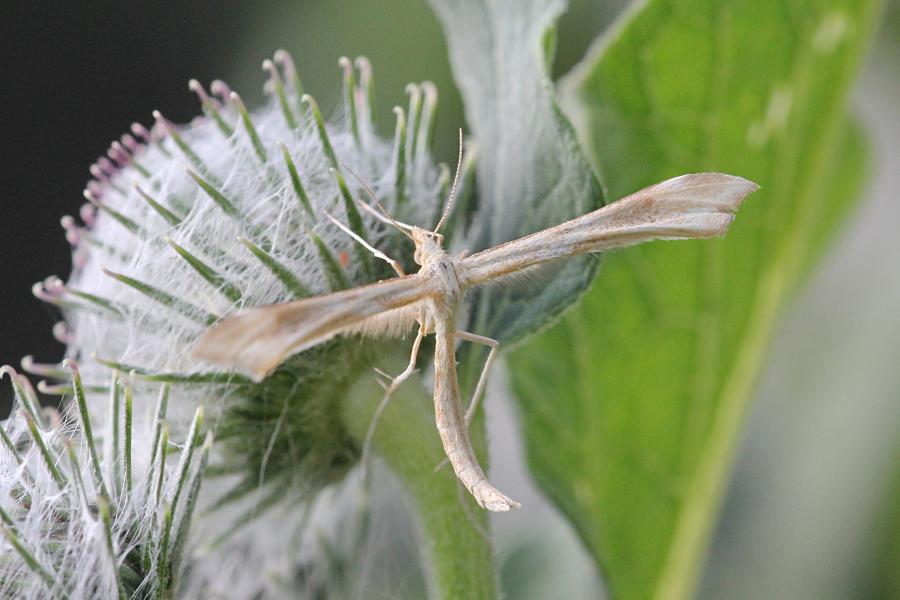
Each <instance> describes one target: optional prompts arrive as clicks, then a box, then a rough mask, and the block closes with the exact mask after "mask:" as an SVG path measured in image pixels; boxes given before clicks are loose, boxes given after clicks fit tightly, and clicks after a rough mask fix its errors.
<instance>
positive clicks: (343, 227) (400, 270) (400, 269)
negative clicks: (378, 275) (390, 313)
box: [325, 214, 406, 277]
mask: <svg viewBox="0 0 900 600" xmlns="http://www.w3.org/2000/svg"><path fill="white" fill-rule="evenodd" d="M325 216H326V217H328V218H329V219H331V222H332V223H334V224H335V225H337V226H338V229H340V230H341V231H343V232H344V233H346V234H347V235H349V236H350V237H351V238H353V241H355V242H356V243H357V244H359V245H360V246H362V247H363V248H365V249H366V250H368V251H369V252H371V253H372V255H373V256H375V258H380V259H381V260H383V261H384V262H386V263H387V264H389V265H391V268H392V269H394V271H395V272H396V273H397V275H399V276H400V277H403V276H405V275H406V273H405V272H404V271H403V267H402V266H401V265H400V263H399V262H397V261H396V260H394V259H393V258H391V257H390V256H388V255H387V254H385V253H384V252H382V251H381V250H378V249H377V248H373V247H372V246H371V245H370V244H369V242H367V241H366V240H364V239H362V238H361V237H359V236H358V235H356V234H355V233H354V232H353V231H352V230H351V229H349V228H348V227H347V226H346V225H344V224H343V223H341V222H340V221H338V220H337V219H335V218H334V217H332V216H331V215H329V214H326V215H325Z"/></svg>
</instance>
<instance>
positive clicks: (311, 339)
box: [194, 274, 435, 381]
mask: <svg viewBox="0 0 900 600" xmlns="http://www.w3.org/2000/svg"><path fill="white" fill-rule="evenodd" d="M431 281H432V280H430V279H429V278H427V277H424V276H422V275H418V274H416V275H409V276H406V277H400V278H397V279H389V280H387V281H381V282H378V283H373V284H370V285H366V286H362V287H358V288H353V289H350V290H345V291H342V292H336V293H333V294H327V295H324V296H316V297H313V298H304V299H302V300H295V301H293V302H286V303H284V304H272V305H269V306H260V307H256V308H250V309H247V310H244V311H241V312H239V313H236V314H234V315H231V316H228V317H225V318H224V319H222V320H221V321H219V322H218V323H216V324H215V325H213V326H212V327H210V328H209V329H208V330H206V332H205V333H204V334H203V335H202V336H201V337H200V339H199V340H198V341H197V345H196V346H195V347H194V358H197V359H199V360H204V361H207V362H211V363H215V364H218V365H221V366H223V367H229V368H238V369H240V370H241V371H244V372H246V373H248V374H249V375H250V376H251V377H253V379H254V380H255V381H260V380H262V379H263V378H265V376H266V375H267V374H268V373H269V372H270V371H272V369H274V368H275V367H277V366H278V365H279V364H281V363H282V362H283V361H284V360H285V359H286V358H287V357H288V356H290V355H291V354H296V353H297V352H301V351H303V350H306V349H308V348H311V347H312V346H316V345H318V344H321V343H322V342H325V341H327V340H329V339H331V338H332V337H334V336H336V335H339V334H342V333H356V332H359V333H364V334H369V335H379V334H384V333H387V334H392V335H397V334H399V333H402V332H403V331H406V330H408V329H409V328H410V327H411V326H412V325H413V324H414V323H415V321H416V318H417V317H418V315H419V313H420V311H421V310H422V308H423V303H424V302H425V301H427V300H428V299H429V298H430V297H431V296H432V295H433V294H434V292H435V288H434V286H433V285H431Z"/></svg>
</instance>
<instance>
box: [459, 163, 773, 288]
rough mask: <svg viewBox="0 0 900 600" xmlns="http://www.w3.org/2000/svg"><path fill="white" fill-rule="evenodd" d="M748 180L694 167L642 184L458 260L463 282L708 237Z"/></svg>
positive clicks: (723, 224) (748, 187) (718, 229)
mask: <svg viewBox="0 0 900 600" xmlns="http://www.w3.org/2000/svg"><path fill="white" fill-rule="evenodd" d="M758 187H759V186H757V185H756V184H755V183H753V182H752V181H747V180H746V179H743V178H741V177H735V176H733V175H726V174H724V173H694V174H690V175H682V176H680V177H675V178H673V179H668V180H666V181H663V182H661V183H657V184H656V185H652V186H650V187H647V188H644V189H642V190H640V191H638V192H635V193H634V194H631V195H630V196H626V197H625V198H622V199H621V200H618V201H616V202H613V203H611V204H607V205H606V206H604V207H603V208H600V209H598V210H595V211H594V212H591V213H588V214H586V215H582V216H580V217H577V218H575V219H572V220H571V221H566V222H565V223H561V224H559V225H557V226H555V227H551V228H550V229H545V230H543V231H538V232H537V233H533V234H531V235H528V236H525V237H523V238H520V239H518V240H513V241H511V242H506V243H505V244H500V245H499V246H494V247H493V248H488V249H487V250H484V251H482V252H479V253H478V254H473V255H472V256H469V257H467V258H464V259H462V260H461V261H459V264H458V268H457V271H458V272H459V273H460V278H461V279H462V281H463V284H464V285H479V284H482V283H487V282H490V281H493V280H496V279H500V278H503V277H506V276H509V275H516V274H517V273H520V272H523V271H525V270H528V269H531V268H534V267H539V266H541V265H542V264H546V263H548V262H550V261H554V260H557V259H560V258H565V257H567V256H575V255H578V254H585V253H587V252H599V251H603V250H610V249H613V248H622V247H625V246H632V245H634V244H640V243H641V242H647V241H650V240H660V239H662V240H679V239H687V238H708V237H715V236H720V235H723V234H724V233H725V231H726V230H727V229H728V226H729V225H730V224H731V221H732V220H733V219H734V213H735V212H737V209H738V207H739V206H740V205H741V202H743V201H744V198H746V197H747V195H748V194H750V193H751V192H753V191H754V190H756V189H757V188H758Z"/></svg>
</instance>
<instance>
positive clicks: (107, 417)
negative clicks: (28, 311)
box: [0, 51, 474, 597]
mask: <svg viewBox="0 0 900 600" xmlns="http://www.w3.org/2000/svg"><path fill="white" fill-rule="evenodd" d="M263 67H264V69H265V71H266V72H267V73H268V81H267V84H266V89H267V91H268V93H269V101H268V102H267V104H266V105H265V106H263V107H262V108H261V109H259V110H256V111H253V112H250V111H248V109H247V108H246V107H245V106H244V104H243V102H242V101H241V98H240V96H239V95H238V94H237V93H236V92H234V91H232V90H231V89H230V88H229V87H228V86H227V85H226V84H225V83H223V82H221V81H214V82H213V83H212V84H211V86H210V91H209V92H208V91H207V90H206V89H204V87H203V86H202V85H201V84H200V83H199V82H197V81H193V80H192V81H191V82H190V84H189V86H190V89H191V90H192V91H194V92H195V93H196V94H197V96H198V98H199V100H200V103H201V106H202V109H203V116H200V117H198V118H196V119H195V120H194V121H192V122H191V123H190V124H188V125H186V126H179V125H175V124H173V123H172V122H170V121H169V120H168V119H166V117H165V116H163V115H162V114H161V113H160V112H158V111H157V112H154V123H153V125H152V126H151V127H149V128H147V127H144V126H142V125H140V124H138V123H135V124H134V125H133V126H132V127H131V132H130V133H126V134H125V135H123V136H122V138H121V139H120V140H117V141H114V142H113V143H112V144H111V145H110V147H109V150H108V152H107V156H105V157H101V158H100V159H98V160H97V162H96V163H95V164H94V165H92V166H91V169H90V171H91V175H92V176H93V179H92V180H91V181H90V182H89V183H88V185H87V188H86V189H85V191H84V196H85V198H86V199H87V201H88V203H87V204H85V205H84V206H82V208H81V210H80V211H79V217H80V223H79V222H78V220H76V219H75V218H73V217H70V216H66V217H63V218H62V225H63V228H64V229H65V233H66V238H67V239H68V240H69V242H70V243H71V245H72V248H73V264H74V268H73V272H72V274H71V276H70V277H69V279H68V281H66V282H63V281H62V280H61V279H59V278H57V277H48V278H47V279H46V280H44V281H43V282H41V283H39V284H36V285H35V287H34V292H35V295H36V296H37V297H38V298H40V299H41V300H44V301H46V302H49V303H50V304H52V305H53V306H55V307H57V308H58V309H59V311H60V312H61V314H62V316H63V318H64V320H63V321H60V323H59V324H58V325H57V326H56V327H55V328H54V331H55V333H56V334H57V337H59V338H60V339H61V340H62V341H63V342H65V343H66V344H67V346H68V349H67V353H66V354H67V357H68V358H67V361H68V365H67V366H68V367H69V368H64V366H63V365H42V364H36V363H35V362H34V361H33V360H31V359H30V358H28V359H26V360H25V361H23V367H24V368H25V369H26V370H27V371H29V372H31V373H33V374H36V375H38V376H41V377H44V378H46V379H47V380H49V381H50V382H48V381H46V380H45V381H42V382H41V383H40V384H39V387H40V389H41V390H42V391H45V392H50V393H58V394H70V393H74V394H75V397H76V399H77V401H76V402H75V403H73V404H72V405H71V407H72V410H70V411H67V412H66V414H64V416H63V417H62V419H63V424H62V425H61V426H59V427H52V426H51V423H49V422H48V421H47V420H46V418H45V417H43V416H42V413H41V410H40V408H39V407H38V406H37V403H36V400H35V399H34V396H33V393H32V392H31V391H30V387H29V384H28V380H27V379H25V378H24V377H23V376H21V375H18V374H17V373H15V372H14V371H13V370H12V369H10V368H5V371H4V372H5V373H6V374H7V375H9V376H10V378H12V380H13V382H14V384H15V386H16V390H17V391H18V392H19V393H18V394H17V396H18V399H19V404H18V408H17V411H16V413H15V416H14V417H13V418H12V419H11V420H10V421H9V422H8V425H7V430H6V431H5V432H4V436H3V440H4V442H5V443H6V446H7V448H8V449H9V450H10V451H11V454H10V455H6V454H5V455H4V459H3V460H6V461H10V460H11V461H12V462H11V464H10V465H5V467H9V468H4V470H3V473H4V477H3V483H2V485H3V488H4V491H6V492H9V494H4V497H5V498H9V497H10V494H11V497H12V498H13V499H15V500H9V499H8V500H3V501H0V507H3V508H4V512H3V513H2V516H3V518H4V523H5V524H6V525H5V529H4V532H5V533H6V535H7V538H8V539H9V540H10V543H12V544H13V547H14V548H15V549H16V550H17V551H18V552H17V554H16V555H15V556H13V555H10V558H8V559H6V561H5V562H4V564H3V565H0V589H4V590H9V591H15V593H16V595H17V596H22V597H27V596H31V597H43V594H46V593H48V590H49V589H52V590H54V591H53V593H59V594H62V593H63V590H66V591H67V593H68V594H70V595H71V593H72V592H73V591H80V590H83V591H84V593H85V594H86V595H84V596H83V597H88V596H91V597H94V596H95V595H97V594H99V595H100V596H103V597H113V596H114V595H115V594H116V593H117V591H116V590H117V589H118V590H126V591H128V593H129V595H130V594H131V593H132V592H133V591H134V590H137V589H141V590H144V591H145V592H147V593H148V594H150V593H157V592H161V593H166V594H168V593H171V590H173V589H174V583H175V580H176V579H177V577H178V576H179V573H180V571H179V569H180V565H181V558H182V555H183V552H184V544H185V542H186V539H187V538H186V536H187V530H188V525H189V523H190V519H191V514H192V511H193V507H194V501H195V500H196V495H197V493H198V490H199V486H200V481H201V477H200V473H201V468H202V465H201V463H205V462H206V460H207V457H208V455H209V451H210V447H211V444H212V435H211V433H209V434H208V439H207V438H206V435H207V434H204V433H203V431H209V432H211V431H212V430H215V431H216V438H217V439H218V440H219V444H217V447H220V451H218V452H216V453H215V456H216V457H218V458H219V459H220V462H221V463H222V464H223V465H225V464H227V468H226V467H224V466H221V467H220V470H221V471H228V472H229V473H230V474H232V475H231V477H227V476H223V477H220V478H218V479H217V481H216V482H215V484H213V485H217V486H218V487H219V488H220V489H221V490H222V492H223V493H222V494H221V497H220V498H219V499H218V500H217V501H216V504H217V505H227V506H229V507H232V506H234V505H237V504H239V501H240V500H241V499H242V498H243V497H244V496H246V495H248V494H251V492H252V493H253V500H252V503H253V504H254V505H258V503H259V502H260V501H262V502H266V501H268V502H270V503H271V502H272V501H273V500H272V499H274V498H278V497H285V496H288V497H291V498H295V499H297V498H310V497H311V495H312V494H313V493H314V492H316V491H318V490H320V489H321V488H323V487H324V486H327V485H328V484H329V483H331V482H334V481H337V480H339V479H340V478H341V477H342V476H343V475H344V474H346V472H347V470H348V469H349V468H350V467H351V466H352V465H353V464H354V463H355V462H356V460H357V458H358V454H359V444H358V442H357V441H355V440H354V439H353V438H352V437H351V436H350V435H349V434H348V432H347V431H346V429H345V426H344V425H343V423H342V420H341V418H340V410H341V407H340V403H339V402H337V401H336V400H337V399H338V398H339V397H340V396H341V394H342V393H345V391H346V388H347V387H348V386H349V385H350V384H351V383H352V382H353V381H354V380H355V379H356V378H357V377H358V376H359V374H360V372H361V371H363V370H368V369H370V368H371V365H372V364H373V360H374V353H373V352H372V351H371V349H370V348H369V347H368V346H366V345H361V344H360V343H359V342H358V341H356V342H353V343H349V342H348V341H346V340H344V341H336V342H334V343H331V344H327V345H325V346H323V347H321V348H319V349H316V350H313V351H311V352H307V353H304V354H302V355H298V356H296V357H294V358H293V359H291V360H289V361H288V362H287V363H285V364H284V365H283V366H282V367H281V368H280V369H279V370H278V371H277V372H276V373H275V374H273V375H272V376H271V377H269V378H268V379H267V380H265V381H264V382H262V383H261V384H252V382H250V381H249V380H248V379H245V378H243V377H242V376H240V375H236V374H233V373H229V372H221V371H216V370H212V369H211V368H210V367H209V366H204V365H203V364H202V363H198V362H197V361H196V360H194V359H193V358H192V357H191V349H192V347H193V345H194V343H195V341H196V339H197V337H198V336H199V335H200V334H201V333H203V331H204V330H205V329H206V328H207V327H208V326H209V325H211V324H212V323H213V322H215V321H216V320H217V319H218V318H219V316H220V315H224V314H228V313H232V312H235V311H236V310H239V309H241V308H245V307H249V306H256V305H262V304H271V303H276V302H284V301H287V300H291V299H297V298H303V297H307V296H311V295H318V294H322V293H326V292H330V291H337V290H341V289H346V288H349V287H353V286H357V285H361V284H365V283H369V282H372V281H376V280H378V279H382V278H385V277H387V276H389V275H390V274H391V273H392V271H391V270H390V267H388V266H387V265H386V264H385V263H383V262H381V261H376V260H374V259H373V257H372V256H371V254H370V253H369V251H368V250H366V249H365V248H363V247H362V246H361V244H360V243H359V242H358V241H357V240H354V239H353V237H351V235H348V234H347V233H346V232H345V231H344V229H347V230H349V231H350V232H352V234H353V235H354V236H356V237H358V238H360V239H361V240H364V241H365V242H366V243H368V244H369V245H371V246H374V247H377V248H381V249H384V250H385V251H387V252H390V253H391V254H392V255H393V256H395V257H398V258H399V259H400V260H401V261H402V262H404V263H405V264H406V265H407V266H409V265H412V264H413V262H412V256H411V251H412V248H411V246H410V245H409V244H407V243H404V241H405V238H403V237H402V236H400V234H399V233H398V232H397V231H396V230H392V229H391V228H389V227H386V226H385V225H384V223H383V222H382V221H380V220H378V219H377V218H375V217H374V216H373V215H372V211H371V206H370V203H371V202H372V201H373V199H377V202H378V203H380V204H381V205H382V206H383V207H384V208H385V209H386V210H388V211H389V212H390V213H391V214H392V215H395V216H396V217H397V218H398V219H401V220H404V221H408V222H414V223H421V224H423V225H425V226H433V225H434V223H436V222H437V219H438V218H439V217H440V214H441V209H442V207H443V203H444V199H445V198H446V195H447V190H448V186H449V183H450V177H449V169H448V168H447V166H445V165H440V166H438V165H436V164H435V163H434V162H433V160H432V158H431V156H430V153H429V148H430V146H431V138H432V125H433V122H434V115H435V109H436V106H437V93H436V90H435V88H434V86H433V85H432V84H430V83H428V82H425V83H423V84H421V85H412V84H411V85H409V86H408V87H407V90H406V91H407V94H408V96H409V108H408V111H405V110H403V109H402V108H399V107H397V108H395V109H394V113H395V116H396V123H395V126H394V135H393V139H389V138H384V137H380V136H379V135H378V133H377V132H376V129H375V118H374V111H373V107H372V104H371V98H372V92H373V90H372V86H373V78H372V69H371V67H370V65H369V62H368V61H367V60H366V59H364V58H359V59H357V60H356V62H355V68H354V65H353V64H352V63H351V61H350V60H348V59H346V58H344V59H341V61H340V67H341V69H342V72H343V102H342V104H341V106H340V107H339V109H338V110H337V111H336V114H335V115H333V116H332V117H331V118H330V119H329V120H328V121H326V120H325V119H324V118H323V116H322V113H321V112H320V109H319V107H318V105H317V104H316V102H315V100H314V99H313V98H312V97H311V96H309V95H307V94H304V93H303V89H302V86H301V83H300V79H299V77H298V74H297V71H296V69H295V67H294V63H293V61H292V60H291V57H290V56H289V55H288V54H287V53H286V52H284V51H279V52H277V53H276V54H275V57H274V61H269V60H267V61H265V62H264V63H263ZM470 156H473V154H470ZM473 164H474V163H473V162H472V161H471V160H469V161H467V162H466V163H465V164H464V165H463V168H464V172H465V173H464V176H463V177H462V178H461V185H462V189H461V190H460V196H461V197H462V198H466V197H467V196H468V194H469V191H470V190H469V189H468V187H470V185H471V172H472V166H473ZM373 197H374V198H373ZM363 204H365V205H364V206H363ZM335 220H337V221H339V222H340V224H342V225H343V228H341V227H339V226H338V225H337V224H336V223H335V222H334V221H335ZM447 231H448V234H450V235H452V224H451V228H450V229H448V230H447ZM76 363H77V364H78V365H79V366H80V370H79V369H78V368H77V367H75V365H76ZM73 374H74V377H73ZM54 379H55V380H56V381H52V380H54ZM71 382H74V383H71ZM170 397H171V400H170ZM198 407H199V408H198ZM204 411H206V414H205V416H204ZM210 421H212V423H213V425H212V426H205V425H204V423H208V422H210ZM92 422H94V423H100V424H102V426H98V425H95V426H94V428H92V426H91V423H92ZM76 430H77V431H76ZM79 434H80V435H83V436H84V437H85V438H86V442H87V443H86V444H83V445H80V444H79V443H78V442H77V441H76V439H77V437H78V435H79ZM70 437H71V438H72V440H70V439H69V438H70ZM204 439H206V443H204ZM182 440H184V444H183V445H182V447H181V449H180V450H178V451H176V450H173V449H172V448H171V446H170V445H171V444H172V443H173V442H176V441H177V442H179V443H181V441H182ZM288 467H289V468H288ZM263 483H266V484H267V485H266V486H265V487H266V491H265V494H264V496H263V498H262V499H260V495H259V494H258V488H260V487H262V484H263ZM229 486H230V487H229ZM38 498H40V499H41V502H40V503H39V504H37V505H36V504H35V503H33V502H32V499H38ZM231 510H236V509H233V508H232V509H231ZM254 510H255V509H254ZM239 521H240V517H236V518H235V521H232V522H229V523H228V525H227V526H222V527H218V528H214V529H218V531H215V532H213V534H214V535H215V536H218V537H223V538H224V537H225V536H226V534H227V533H228V531H227V530H230V529H231V528H233V527H234V526H235V525H236V524H237V522H239ZM51 524H52V525H51ZM76 538H84V539H85V540H96V543H84V544H74V543H72V544H65V543H63V542H65V541H67V540H68V541H71V540H73V539H76ZM219 541H220V542H221V540H219ZM98 544H99V546H103V548H102V549H101V550H102V551H101V550H98V547H99V546H98V547H95V546H97V545H98ZM220 545H221V543H220V544H218V546H220ZM104 553H105V554H104ZM86 565H94V566H93V567H87V566H86ZM34 575H38V577H34ZM249 591H250V590H248V592H249Z"/></svg>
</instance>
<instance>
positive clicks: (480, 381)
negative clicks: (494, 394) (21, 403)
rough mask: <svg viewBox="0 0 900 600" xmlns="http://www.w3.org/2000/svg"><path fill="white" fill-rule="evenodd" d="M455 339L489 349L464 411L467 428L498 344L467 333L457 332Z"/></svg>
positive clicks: (476, 406) (482, 392)
mask: <svg viewBox="0 0 900 600" xmlns="http://www.w3.org/2000/svg"><path fill="white" fill-rule="evenodd" d="M456 337H458V338H459V339H461V340H466V341H467V342H475V343H476V344H483V345H485V346H489V347H490V349H491V351H490V352H489V353H488V356H487V359H486V360H485V361H484V367H482V369H481V376H480V377H479V378H478V385H476V386H475V393H474V394H472V401H471V402H469V407H468V408H467V409H466V426H469V425H471V424H472V418H473V417H474V416H475V411H476V410H478V403H479V402H481V397H482V396H483V395H484V386H485V385H486V384H487V378H488V374H489V373H490V370H491V366H492V365H493V364H494V359H495V358H496V357H497V351H498V350H499V349H500V342H498V341H497V340H495V339H492V338H489V337H485V336H483V335H478V334H475V333H469V332H468V331H457V332H456Z"/></svg>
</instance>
